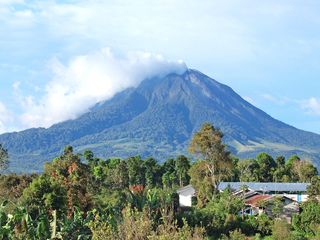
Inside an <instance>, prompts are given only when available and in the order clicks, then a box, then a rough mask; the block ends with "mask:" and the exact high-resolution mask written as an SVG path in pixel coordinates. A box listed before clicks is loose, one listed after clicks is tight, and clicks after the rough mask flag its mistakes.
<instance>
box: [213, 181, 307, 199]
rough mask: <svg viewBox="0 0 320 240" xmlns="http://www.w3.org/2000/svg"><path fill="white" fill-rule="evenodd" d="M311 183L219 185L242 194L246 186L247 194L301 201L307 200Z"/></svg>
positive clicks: (229, 183)
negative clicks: (283, 197)
mask: <svg viewBox="0 0 320 240" xmlns="http://www.w3.org/2000/svg"><path fill="white" fill-rule="evenodd" d="M309 185H310V183H260V182H222V183H220V185H219V190H220V191H223V190H225V189H227V188H230V189H231V190H232V191H233V192H234V193H235V194H241V193H242V191H243V190H244V187H245V188H247V190H246V194H247V193H251V194H254V193H259V194H263V195H271V196H285V197H287V198H290V199H292V200H293V201H297V202H299V203H300V202H305V201H307V199H308V194H307V188H308V186H309Z"/></svg>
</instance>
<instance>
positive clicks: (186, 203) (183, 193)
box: [177, 185, 196, 207]
mask: <svg viewBox="0 0 320 240" xmlns="http://www.w3.org/2000/svg"><path fill="white" fill-rule="evenodd" d="M177 193H178V195H179V206H180V207H191V206H192V198H193V197H194V196H196V190H195V189H194V188H193V187H192V186H191V185H188V186H185V187H183V188H180V189H178V191H177Z"/></svg>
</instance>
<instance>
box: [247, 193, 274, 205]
mask: <svg viewBox="0 0 320 240" xmlns="http://www.w3.org/2000/svg"><path fill="white" fill-rule="evenodd" d="M271 198H273V197H272V196H270V195H256V196H253V197H251V198H249V199H246V200H245V204H247V205H253V206H257V205H258V204H259V203H260V202H261V201H266V200H269V199H271Z"/></svg>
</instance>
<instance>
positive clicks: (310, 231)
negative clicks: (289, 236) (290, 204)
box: [292, 201, 320, 238]
mask: <svg viewBox="0 0 320 240" xmlns="http://www.w3.org/2000/svg"><path fill="white" fill-rule="evenodd" d="M301 207H302V211H301V213H300V214H299V215H295V216H294V218H293V220H292V225H293V228H294V229H295V230H296V231H298V232H300V233H302V234H303V235H304V236H305V237H310V238H311V237H315V236H316V235H317V234H318V230H319V226H320V203H319V202H318V201H308V202H306V203H303V204H302V206H301Z"/></svg>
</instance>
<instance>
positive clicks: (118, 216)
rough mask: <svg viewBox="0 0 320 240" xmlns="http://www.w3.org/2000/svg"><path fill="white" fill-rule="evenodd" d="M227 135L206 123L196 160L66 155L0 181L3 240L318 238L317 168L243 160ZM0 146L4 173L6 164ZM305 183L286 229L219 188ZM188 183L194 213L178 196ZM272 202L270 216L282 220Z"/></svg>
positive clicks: (193, 147)
mask: <svg viewBox="0 0 320 240" xmlns="http://www.w3.org/2000/svg"><path fill="white" fill-rule="evenodd" d="M222 139H223V134H222V132H221V131H220V130H219V129H216V128H215V127H214V126H212V125H211V124H208V123H205V124H204V125H203V126H202V128H201V129H199V131H198V132H196V133H195V134H194V135H193V137H192V139H191V142H190V146H189V152H190V154H191V155H192V156H193V157H192V158H190V157H187V156H183V155H180V156H177V157H176V158H172V159H167V160H165V161H163V162H161V163H160V162H158V161H157V160H156V159H155V158H153V157H149V158H146V159H142V158H141V157H139V156H132V157H129V158H127V159H119V158H110V159H101V158H98V157H96V156H95V155H94V153H93V152H92V151H90V150H86V151H84V152H83V153H81V154H80V153H75V152H74V150H73V148H72V147H71V146H66V147H65V149H64V151H63V154H62V155H61V156H59V157H57V158H55V159H53V160H52V161H51V162H48V163H46V164H45V166H44V171H43V173H42V174H31V175H17V174H2V175H0V239H1V240H6V239H30V240H31V239H32V240H33V239H72V240H73V239H96V240H102V239H120V240H122V239H123V240H129V239H134V240H143V239H150V240H158V239H159V240H166V239H170V240H175V239H177V240H178V239H179V240H180V239H196V240H200V239H221V240H227V239H230V240H242V239H257V240H258V239H265V240H268V239H275V240H278V239H281V240H284V239H289V240H290V239H292V240H304V239H311V240H317V239H320V198H319V196H320V177H319V175H318V171H317V168H316V167H314V166H313V164H312V163H311V162H310V161H308V160H304V159H300V158H299V156H296V155H293V156H291V157H289V158H287V159H286V158H285V157H283V156H276V157H273V156H270V155H269V154H267V153H260V154H258V155H257V156H256V158H254V159H238V158H236V157H235V156H232V155H231V153H230V152H229V151H228V148H227V146H225V145H224V144H223V141H222ZM9 159H10V152H8V151H7V150H6V149H5V148H4V146H2V145H0V168H1V169H2V170H5V169H6V168H7V167H8V165H9V164H10V161H9ZM224 181H229V182H238V181H240V182H304V183H311V184H310V185H309V187H308V195H309V198H308V201H306V202H304V203H301V205H300V206H299V207H300V212H299V214H296V215H294V216H293V217H292V220H291V222H290V223H288V222H287V221H286V220H284V219H281V218H280V217H270V216H268V215H266V214H261V215H258V216H248V215H246V216H244V215H241V214H239V212H241V210H242V209H243V208H244V200H243V199H242V198H241V197H239V196H234V195H233V194H232V192H231V190H230V189H226V190H225V191H223V192H221V191H218V186H219V183H221V182H224ZM189 184H192V186H193V187H194V188H195V189H196V193H197V194H196V197H195V198H194V199H193V206H192V207H191V208H181V207H179V196H178V194H177V189H179V188H181V187H183V186H187V185H189ZM279 207H281V206H279V204H277V203H276V202H275V203H274V208H273V209H274V211H279Z"/></svg>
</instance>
